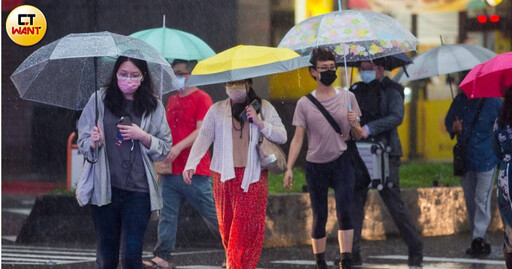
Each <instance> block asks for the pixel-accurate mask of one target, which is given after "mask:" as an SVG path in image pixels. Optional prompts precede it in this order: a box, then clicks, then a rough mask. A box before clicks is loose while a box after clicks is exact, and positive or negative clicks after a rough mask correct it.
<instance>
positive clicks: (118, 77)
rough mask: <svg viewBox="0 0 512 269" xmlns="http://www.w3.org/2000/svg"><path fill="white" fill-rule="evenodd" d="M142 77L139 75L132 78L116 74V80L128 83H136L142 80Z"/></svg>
mask: <svg viewBox="0 0 512 269" xmlns="http://www.w3.org/2000/svg"><path fill="white" fill-rule="evenodd" d="M142 77H143V76H142V75H141V74H139V75H138V76H133V77H131V76H127V75H126V74H119V73H118V74H117V79H119V80H125V81H126V80H129V81H137V82H138V81H141V80H142Z"/></svg>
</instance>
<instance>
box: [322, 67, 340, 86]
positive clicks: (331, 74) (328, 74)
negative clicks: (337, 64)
mask: <svg viewBox="0 0 512 269" xmlns="http://www.w3.org/2000/svg"><path fill="white" fill-rule="evenodd" d="M337 77H338V76H336V71H335V70H327V71H324V72H320V82H322V84H324V85H325V86H330V85H331V84H332V83H333V82H334V81H335V80H336V78H337Z"/></svg>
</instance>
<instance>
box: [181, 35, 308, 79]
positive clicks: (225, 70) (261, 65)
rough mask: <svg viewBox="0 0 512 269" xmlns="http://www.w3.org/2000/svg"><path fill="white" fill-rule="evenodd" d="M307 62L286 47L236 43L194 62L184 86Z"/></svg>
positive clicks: (265, 72) (284, 69) (262, 73)
mask: <svg viewBox="0 0 512 269" xmlns="http://www.w3.org/2000/svg"><path fill="white" fill-rule="evenodd" d="M308 65H310V63H309V59H308V57H301V56H300V55H299V54H297V53H296V52H294V51H293V50H290V49H286V48H272V47H265V46H245V45H239V46H236V47H233V48H230V49H228V50H225V51H223V52H221V53H219V54H217V55H215V56H212V57H210V58H207V59H204V60H202V61H200V62H199V63H197V65H196V67H195V68H194V70H192V75H191V76H190V78H189V79H188V82H187V86H197V85H207V84H215V83H223V82H227V81H236V80H242V79H246V78H253V77H259V76H265V75H270V74H276V73H281V72H287V71H291V70H294V69H297V68H301V67H304V66H308Z"/></svg>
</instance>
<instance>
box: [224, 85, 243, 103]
mask: <svg viewBox="0 0 512 269" xmlns="http://www.w3.org/2000/svg"><path fill="white" fill-rule="evenodd" d="M226 93H227V94H228V96H229V98H230V99H231V100H233V102H235V103H238V102H241V101H243V100H245V98H247V91H246V90H245V85H234V86H226Z"/></svg>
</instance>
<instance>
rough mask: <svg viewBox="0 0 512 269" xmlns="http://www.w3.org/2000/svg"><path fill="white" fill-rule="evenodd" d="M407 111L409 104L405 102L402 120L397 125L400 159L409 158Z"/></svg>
mask: <svg viewBox="0 0 512 269" xmlns="http://www.w3.org/2000/svg"><path fill="white" fill-rule="evenodd" d="M409 111H410V105H409V104H405V113H404V120H403V122H402V124H401V125H400V126H398V136H400V142H401V143H402V153H403V156H402V161H406V160H408V159H409V133H410V131H409V118H410V116H409Z"/></svg>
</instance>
